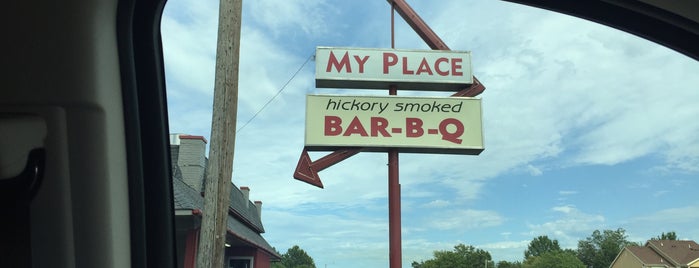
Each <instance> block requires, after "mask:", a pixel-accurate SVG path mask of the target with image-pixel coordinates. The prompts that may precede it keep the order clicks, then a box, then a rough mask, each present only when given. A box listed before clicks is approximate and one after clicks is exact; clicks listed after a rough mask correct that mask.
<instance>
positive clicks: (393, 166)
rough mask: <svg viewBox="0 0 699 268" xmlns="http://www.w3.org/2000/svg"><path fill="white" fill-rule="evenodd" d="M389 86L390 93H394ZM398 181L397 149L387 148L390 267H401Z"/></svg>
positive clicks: (393, 88)
mask: <svg viewBox="0 0 699 268" xmlns="http://www.w3.org/2000/svg"><path fill="white" fill-rule="evenodd" d="M397 91H398V90H397V89H396V86H391V88H390V90H389V94H390V95H396V93H397ZM400 212H401V211H400V181H399V179H398V150H396V149H390V150H388V240H389V245H388V247H389V256H390V257H389V262H390V266H389V267H390V268H401V267H402V246H401V222H400V220H401V217H400V216H401V213H400Z"/></svg>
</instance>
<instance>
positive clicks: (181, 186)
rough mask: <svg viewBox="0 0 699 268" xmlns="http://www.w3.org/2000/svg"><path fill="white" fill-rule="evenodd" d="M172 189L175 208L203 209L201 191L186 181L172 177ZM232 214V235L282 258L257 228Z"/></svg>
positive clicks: (229, 223) (229, 229)
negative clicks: (251, 226)
mask: <svg viewBox="0 0 699 268" xmlns="http://www.w3.org/2000/svg"><path fill="white" fill-rule="evenodd" d="M172 189H173V194H174V205H175V210H199V211H203V209H204V198H203V197H202V196H201V193H200V192H199V191H197V190H195V189H194V188H192V187H190V186H189V185H187V184H186V183H185V182H184V181H182V180H181V179H179V178H176V177H173V178H172ZM253 206H254V205H253ZM231 214H232V213H229V214H228V222H227V229H228V233H229V234H230V235H231V236H234V237H236V238H238V239H240V240H242V241H245V242H246V243H248V244H251V245H252V246H255V247H258V248H260V249H262V250H264V251H265V252H267V253H268V254H270V256H272V258H276V259H279V258H281V256H279V254H278V253H277V252H276V250H275V249H274V248H273V247H272V246H271V245H270V244H269V243H267V240H265V239H264V238H263V237H262V236H261V235H260V233H259V232H258V231H257V230H254V229H253V228H250V226H249V225H248V224H247V223H243V222H242V221H240V220H239V219H236V218H235V217H234V216H233V215H231ZM258 220H259V217H258Z"/></svg>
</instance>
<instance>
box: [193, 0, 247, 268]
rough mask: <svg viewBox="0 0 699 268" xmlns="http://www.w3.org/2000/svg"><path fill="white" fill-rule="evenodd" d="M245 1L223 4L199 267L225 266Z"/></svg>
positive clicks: (225, 0) (236, 0)
mask: <svg viewBox="0 0 699 268" xmlns="http://www.w3.org/2000/svg"><path fill="white" fill-rule="evenodd" d="M242 4H243V1H242V0H221V2H220V4H219V18H218V41H217V45H216V73H215V82H214V107H213V115H212V121H211V144H210V147H209V164H208V166H207V177H206V184H205V187H204V211H203V213H202V222H201V230H200V236H199V247H198V250H197V267H198V268H214V267H216V268H220V267H224V265H223V264H224V259H223V256H224V251H225V247H224V245H225V243H226V229H227V228H226V225H227V221H228V204H229V202H230V200H229V196H230V191H231V187H232V185H231V181H230V178H231V176H232V174H233V152H234V150H235V131H236V118H237V112H238V69H239V66H238V62H239V60H238V59H239V55H240V25H241V16H242V12H241V10H242Z"/></svg>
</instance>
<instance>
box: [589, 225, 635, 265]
mask: <svg viewBox="0 0 699 268" xmlns="http://www.w3.org/2000/svg"><path fill="white" fill-rule="evenodd" d="M626 237H627V236H626V230H624V229H622V228H619V229H617V230H616V231H613V230H604V231H603V232H600V231H599V230H595V231H594V232H592V235H591V236H589V237H587V238H586V239H585V240H580V241H578V252H577V253H578V259H580V260H581V261H582V262H583V263H584V264H585V265H587V266H588V267H589V266H592V267H593V268H603V267H609V265H610V264H611V263H612V261H614V258H616V256H617V254H619V252H620V251H621V250H622V249H623V248H624V247H626V246H629V245H636V243H633V242H629V241H628V240H627V239H626Z"/></svg>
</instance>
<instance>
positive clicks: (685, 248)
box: [610, 240, 699, 268]
mask: <svg viewBox="0 0 699 268" xmlns="http://www.w3.org/2000/svg"><path fill="white" fill-rule="evenodd" d="M610 267H611V268H641V267H643V268H645V267H649V268H650V267H652V268H661V267H662V268H673V267H677V268H694V267H699V244H697V242H694V241H691V240H649V241H648V242H646V244H645V245H644V246H627V247H625V248H624V249H622V250H621V252H619V255H617V256H616V259H614V261H613V262H612V265H611V266H610Z"/></svg>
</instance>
